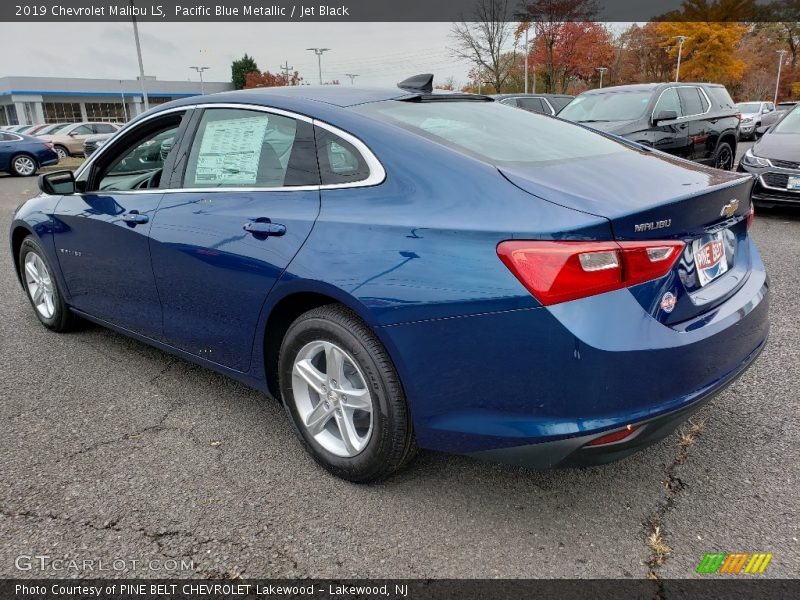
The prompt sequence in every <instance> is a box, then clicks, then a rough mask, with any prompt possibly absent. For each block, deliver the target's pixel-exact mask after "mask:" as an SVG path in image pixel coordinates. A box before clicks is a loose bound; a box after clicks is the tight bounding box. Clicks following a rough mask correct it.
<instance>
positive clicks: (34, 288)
mask: <svg viewBox="0 0 800 600" xmlns="http://www.w3.org/2000/svg"><path fill="white" fill-rule="evenodd" d="M18 264H19V272H20V276H21V277H22V281H23V284H24V286H25V291H26V292H27V296H28V300H29V301H30V303H31V306H32V307H33V312H34V314H35V315H36V317H37V318H38V319H39V321H40V322H41V323H42V325H44V326H45V327H47V328H48V329H51V330H53V331H58V332H64V331H69V330H70V329H72V328H73V327H74V325H75V321H76V317H75V315H74V314H73V313H72V312H71V311H70V310H69V307H68V306H67V304H66V302H64V296H63V294H62V293H61V289H60V288H59V287H58V280H57V279H56V277H55V271H54V270H53V268H52V266H51V265H50V262H49V261H48V260H47V256H46V255H45V253H44V250H42V247H41V246H39V243H38V242H37V241H36V238H35V237H33V236H32V235H29V236H28V237H26V238H25V239H24V240H22V246H21V247H20V250H19V263H18Z"/></svg>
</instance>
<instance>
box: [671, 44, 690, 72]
mask: <svg viewBox="0 0 800 600" xmlns="http://www.w3.org/2000/svg"><path fill="white" fill-rule="evenodd" d="M672 39H675V40H678V67H677V68H676V69H675V82H676V83H677V81H678V78H679V77H680V76H681V55H682V54H683V43H684V42H685V41H686V40H688V39H689V38H688V37H686V36H685V35H676V36H674V37H673V38H672Z"/></svg>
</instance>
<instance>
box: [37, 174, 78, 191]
mask: <svg viewBox="0 0 800 600" xmlns="http://www.w3.org/2000/svg"><path fill="white" fill-rule="evenodd" d="M39 189H40V190H42V191H43V192H44V193H45V194H48V195H50V196H63V195H65V194H74V193H75V189H76V186H75V174H74V173H73V172H72V171H56V172H55V173H46V174H44V175H39Z"/></svg>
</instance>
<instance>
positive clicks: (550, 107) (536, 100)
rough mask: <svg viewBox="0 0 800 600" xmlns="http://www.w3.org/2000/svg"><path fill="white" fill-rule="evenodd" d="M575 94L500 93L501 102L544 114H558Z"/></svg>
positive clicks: (498, 96) (498, 98)
mask: <svg viewBox="0 0 800 600" xmlns="http://www.w3.org/2000/svg"><path fill="white" fill-rule="evenodd" d="M574 97H575V96H568V95H566V94H498V95H496V96H493V98H494V99H495V100H497V101H498V102H499V103H500V104H507V105H509V106H515V107H517V108H522V109H524V110H529V111H531V112H535V113H541V114H543V115H557V114H558V113H559V111H560V110H561V109H562V108H564V107H565V106H566V105H567V104H569V103H570V101H571V100H572V99H573V98H574Z"/></svg>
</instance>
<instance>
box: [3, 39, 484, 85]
mask: <svg viewBox="0 0 800 600" xmlns="http://www.w3.org/2000/svg"><path fill="white" fill-rule="evenodd" d="M449 29H450V24H449V23H139V33H140V37H141V41H142V55H143V59H144V68H145V74H147V75H155V76H156V77H157V78H158V79H165V80H183V81H185V80H187V79H193V80H197V73H195V72H194V71H190V70H189V66H191V65H197V66H208V67H211V70H210V71H207V72H206V73H205V75H204V78H205V79H206V80H208V81H230V64H231V61H232V60H233V59H235V58H238V57H240V56H242V54H244V53H245V52H247V53H248V54H250V55H251V56H253V57H254V58H255V59H256V62H257V63H258V66H259V67H260V68H261V70H262V71H266V70H269V71H272V72H273V73H275V72H276V71H278V70H279V67H280V65H282V64H283V63H284V61H286V60H288V61H289V66H293V67H294V69H295V70H297V71H299V72H300V75H301V76H302V77H303V78H304V80H305V81H308V82H310V83H317V80H318V77H317V57H316V56H315V55H314V53H313V52H309V51H307V50H306V48H309V47H313V46H316V47H327V48H331V51H330V52H326V53H325V54H324V55H323V57H322V76H323V79H324V80H332V79H339V80H340V82H341V83H342V84H347V85H349V82H350V80H349V79H348V78H347V77H345V73H357V74H359V77H358V78H357V79H356V83H357V84H360V85H368V86H374V85H391V86H393V85H394V84H395V83H397V82H398V81H400V80H401V79H404V78H406V77H408V76H409V75H414V74H416V73H424V72H431V73H434V75H435V77H436V79H435V80H434V81H439V82H441V81H443V80H444V79H446V78H447V77H450V76H453V77H455V79H456V81H457V83H459V84H461V85H463V84H464V83H466V81H467V71H468V66H467V65H466V64H465V63H463V62H461V61H459V60H456V59H454V58H453V57H452V55H451V53H450V52H449V51H448V49H447V46H448V45H450V40H449V39H448V37H447V36H448V31H449ZM0 56H3V57H5V58H6V59H7V60H3V61H1V62H0V76H8V75H17V76H19V75H30V76H41V77H59V76H60V77H96V78H109V79H133V78H135V77H136V76H137V75H138V65H137V62H136V48H135V45H134V40H133V27H132V25H131V24H130V23H73V24H68V23H19V24H14V25H11V24H8V23H5V24H3V35H0Z"/></svg>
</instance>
